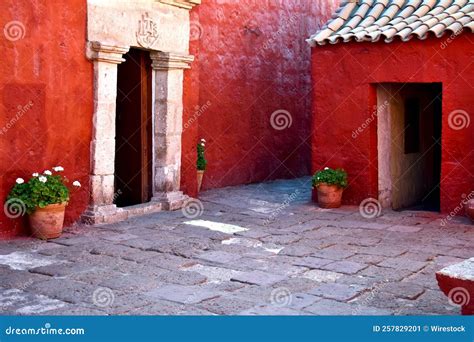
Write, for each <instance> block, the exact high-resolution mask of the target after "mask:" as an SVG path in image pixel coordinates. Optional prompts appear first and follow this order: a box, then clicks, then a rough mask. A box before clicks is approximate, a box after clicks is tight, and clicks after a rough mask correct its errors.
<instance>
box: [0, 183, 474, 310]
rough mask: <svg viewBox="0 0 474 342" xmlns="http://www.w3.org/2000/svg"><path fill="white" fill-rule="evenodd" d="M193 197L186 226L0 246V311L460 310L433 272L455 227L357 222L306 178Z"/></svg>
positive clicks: (463, 245) (426, 219) (76, 230)
mask: <svg viewBox="0 0 474 342" xmlns="http://www.w3.org/2000/svg"><path fill="white" fill-rule="evenodd" d="M296 191H298V196H296V198H295V199H294V200H293V201H290V202H288V201H287V199H288V198H290V196H291V194H293V193H296ZM200 196H201V197H200V201H201V202H202V205H203V208H204V210H203V212H202V215H201V216H200V217H198V218H196V219H189V218H186V217H185V216H184V215H183V212H182V211H181V210H178V211H174V212H162V213H155V214H151V215H147V216H143V217H135V218H133V219H130V220H127V221H125V222H120V223H116V224H111V225H102V226H82V225H75V226H72V227H70V228H68V229H67V230H66V232H65V233H64V234H63V236H62V237H61V238H60V239H56V240H54V241H49V242H44V241H40V240H34V239H32V238H21V239H17V240H12V241H1V242H0V312H1V313H2V314H13V315H45V314H48V315H49V314H50V315H67V314H69V315H244V314H245V315H381V314H382V315H384V314H388V315H433V314H443V315H453V314H459V307H456V306H453V305H451V304H450V303H449V301H448V299H447V297H446V296H444V295H443V294H442V293H441V291H440V290H439V289H438V286H437V283H436V281H435V276H434V275H435V272H437V271H439V270H440V269H442V268H444V267H446V266H449V265H452V264H456V263H459V262H461V261H463V260H465V259H469V258H471V257H473V256H474V250H473V248H472V246H473V239H474V228H473V226H472V224H471V223H469V221H468V220H463V219H458V218H455V219H453V220H451V222H449V223H448V224H447V225H446V226H441V222H442V220H443V218H444V216H443V215H440V214H437V213H426V212H414V211H407V212H393V211H390V210H384V211H383V213H382V215H381V216H380V217H378V218H375V219H372V220H370V219H366V218H363V217H362V216H361V215H360V213H359V208H358V207H351V206H343V207H341V208H338V209H320V208H318V207H317V205H315V204H313V203H311V201H310V196H311V191H310V178H303V179H296V180H290V181H286V180H285V181H274V182H269V183H263V184H252V185H248V186H239V187H229V188H226V189H216V190H211V191H208V192H204V193H202V194H200ZM285 201H286V202H285ZM282 206H284V209H283V210H278V208H281V207H282Z"/></svg>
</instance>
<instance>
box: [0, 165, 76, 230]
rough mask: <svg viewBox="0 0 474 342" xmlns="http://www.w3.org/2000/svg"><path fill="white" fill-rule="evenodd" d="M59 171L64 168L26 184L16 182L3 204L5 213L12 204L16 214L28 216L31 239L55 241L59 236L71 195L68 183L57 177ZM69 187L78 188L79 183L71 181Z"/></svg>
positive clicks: (45, 173) (38, 174) (36, 175)
mask: <svg viewBox="0 0 474 342" xmlns="http://www.w3.org/2000/svg"><path fill="white" fill-rule="evenodd" d="M62 171H64V168H63V167H61V166H55V167H53V168H52V171H51V170H45V171H44V172H43V173H41V174H40V173H33V174H32V177H31V178H30V179H29V180H28V181H26V182H25V180H24V179H23V178H17V180H16V184H15V186H14V187H13V188H12V189H11V191H10V193H9V195H8V197H7V201H6V203H5V209H6V211H8V210H9V205H10V204H12V206H13V204H14V205H15V210H16V213H21V214H22V215H23V214H25V213H27V214H28V215H29V219H30V225H31V228H32V232H33V235H35V236H37V237H40V238H42V239H49V238H55V237H58V236H59V235H60V234H61V232H62V226H63V222H64V212H65V209H66V206H67V204H68V201H69V195H70V190H69V188H68V187H67V185H66V184H68V183H69V180H68V179H67V178H66V177H64V176H63V175H61V174H60V173H61V172H62ZM72 185H73V186H74V187H80V186H81V184H80V183H79V182H78V181H74V182H73V183H72ZM18 216H19V215H16V216H15V217H18Z"/></svg>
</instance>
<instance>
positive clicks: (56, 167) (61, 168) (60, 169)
mask: <svg viewBox="0 0 474 342" xmlns="http://www.w3.org/2000/svg"><path fill="white" fill-rule="evenodd" d="M53 170H54V171H56V172H61V171H64V167H62V166H55V167H53Z"/></svg>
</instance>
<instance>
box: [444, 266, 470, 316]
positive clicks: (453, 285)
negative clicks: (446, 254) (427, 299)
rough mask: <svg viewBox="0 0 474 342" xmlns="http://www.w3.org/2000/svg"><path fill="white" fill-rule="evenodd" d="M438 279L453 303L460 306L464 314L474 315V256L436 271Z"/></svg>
mask: <svg viewBox="0 0 474 342" xmlns="http://www.w3.org/2000/svg"><path fill="white" fill-rule="evenodd" d="M436 280H437V281H438V285H439V287H440V289H441V291H443V293H444V294H445V295H446V296H447V297H448V298H449V303H450V304H451V305H454V306H460V307H461V313H462V314H463V315H474V258H471V259H468V260H465V261H463V262H461V263H458V264H454V265H451V266H448V267H445V268H443V269H442V270H440V271H438V272H436Z"/></svg>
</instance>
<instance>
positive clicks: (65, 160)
mask: <svg viewBox="0 0 474 342" xmlns="http://www.w3.org/2000/svg"><path fill="white" fill-rule="evenodd" d="M85 6H86V1H85V0H62V1H54V2H52V1H48V0H31V1H14V0H4V1H2V4H1V11H0V48H1V51H2V62H1V63H0V141H1V143H0V174H1V183H0V198H1V199H2V201H3V199H4V198H5V197H6V196H7V194H8V192H9V191H10V189H11V187H12V186H13V185H14V182H15V179H16V178H17V177H23V178H28V177H29V176H30V175H31V173H32V172H37V171H39V172H42V171H43V170H45V169H47V168H50V167H52V166H56V165H61V166H63V167H64V168H65V169H66V171H65V175H66V176H67V177H68V178H70V179H71V180H76V179H78V180H79V181H80V182H81V183H82V184H83V188H81V189H80V190H79V191H76V192H74V193H73V194H72V198H71V205H70V206H69V207H68V209H67V213H66V215H67V216H66V224H70V223H71V222H73V221H75V220H76V219H77V218H78V217H79V215H80V214H81V213H82V211H83V210H84V209H85V207H86V205H87V203H88V198H89V190H88V184H89V181H88V174H89V146H90V140H91V130H92V128H91V124H92V123H91V122H92V120H91V115H92V76H93V74H92V64H91V63H90V62H88V61H87V60H86V58H85V54H84V51H85V50H84V48H85V41H86V37H85V33H86V19H85V18H86V7H85ZM2 204H3V202H2ZM23 223H24V222H23V221H22V220H21V219H17V220H13V219H10V218H9V217H7V215H6V214H5V211H4V210H1V211H0V239H2V238H8V237H12V236H15V235H19V234H20V233H22V232H23V231H24V226H25V225H24V224H23Z"/></svg>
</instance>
